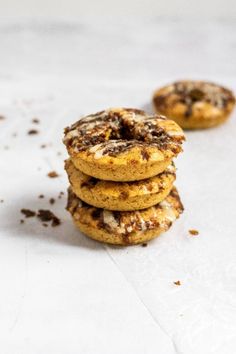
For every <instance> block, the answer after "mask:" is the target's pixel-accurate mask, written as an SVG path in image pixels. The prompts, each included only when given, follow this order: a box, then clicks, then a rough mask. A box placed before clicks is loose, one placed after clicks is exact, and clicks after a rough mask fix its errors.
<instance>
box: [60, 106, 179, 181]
mask: <svg viewBox="0 0 236 354" xmlns="http://www.w3.org/2000/svg"><path fill="white" fill-rule="evenodd" d="M183 140H184V134H183V131H182V129H181V128H180V127H179V126H178V125H177V124H176V123H175V122H174V121H172V120H169V119H166V118H165V117H164V116H160V115H148V114H147V113H145V112H144V111H141V110H137V109H131V108H113V109H107V110H105V111H102V112H98V113H96V114H92V115H89V116H86V117H84V118H82V119H81V120H79V121H78V122H76V123H75V124H73V125H72V126H70V127H68V128H66V129H65V138H64V143H65V145H66V147H67V150H68V153H69V155H70V157H71V159H72V161H73V163H74V165H75V167H77V168H78V169H80V170H81V171H82V172H84V173H86V174H87V175H89V176H93V177H96V178H99V179H104V180H111V181H135V180H141V179H145V178H149V177H152V176H155V175H156V174H158V173H161V172H163V171H164V170H165V169H166V167H167V166H168V165H169V164H170V162H171V160H172V159H173V157H175V156H177V155H178V153H179V152H180V151H181V150H182V148H181V144H182V142H183Z"/></svg>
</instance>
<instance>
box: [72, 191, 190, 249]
mask: <svg viewBox="0 0 236 354" xmlns="http://www.w3.org/2000/svg"><path fill="white" fill-rule="evenodd" d="M67 209H68V211H69V212H70V213H71V215H72V217H73V220H74V223H75V225H76V226H77V227H78V228H79V229H80V230H81V231H82V232H83V233H84V234H86V235H87V236H89V237H91V238H93V239H94V240H97V241H100V242H105V243H111V244H116V245H133V244H137V243H142V242H147V241H149V240H151V239H153V238H155V237H157V236H158V235H160V234H161V233H162V232H165V231H167V230H168V229H169V228H170V226H171V225H172V223H173V221H174V220H175V219H176V218H178V217H179V215H180V214H181V213H182V211H183V205H182V203H181V201H180V198H179V195H178V192H177V190H176V188H175V187H173V189H172V190H171V192H170V194H169V195H168V196H167V197H166V198H165V199H164V200H163V201H162V202H161V203H159V204H156V205H155V206H152V207H150V208H147V209H144V210H139V211H111V210H106V209H100V208H95V207H92V206H90V205H88V204H86V203H84V202H82V200H81V199H79V198H78V197H77V196H76V195H75V194H74V193H73V192H72V190H71V189H69V190H68V204H67Z"/></svg>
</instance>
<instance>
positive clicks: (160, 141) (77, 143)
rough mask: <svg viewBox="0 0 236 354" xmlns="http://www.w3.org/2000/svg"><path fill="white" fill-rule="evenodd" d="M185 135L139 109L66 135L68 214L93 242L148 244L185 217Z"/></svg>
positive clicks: (107, 115)
mask: <svg viewBox="0 0 236 354" xmlns="http://www.w3.org/2000/svg"><path fill="white" fill-rule="evenodd" d="M183 141H184V135H183V132H182V130H181V128H180V127H179V126H178V125H177V124H176V123H175V122H174V121H172V120H168V119H166V118H165V117H163V116H160V115H151V116H150V115H148V114H146V113H145V112H144V111H141V110H137V109H124V108H116V109H108V110H105V111H102V112H98V113H96V114H92V115H89V116H86V117H84V118H82V119H81V120H79V121H78V122H76V123H75V124H73V125H72V126H70V127H68V128H66V129H65V138H64V144H65V145H66V147H67V150H68V153H69V156H70V158H69V159H68V160H67V161H66V162H65V169H66V171H67V174H68V177H69V181H70V188H69V190H68V205H67V209H68V211H69V212H70V213H71V215H72V217H73V220H74V222H75V224H76V226H78V227H79V229H80V230H81V231H82V232H83V233H85V234H86V235H88V236H90V237H91V238H93V239H95V240H98V241H101V242H106V243H112V244H119V245H128V244H136V243H143V242H146V241H149V240H151V239H152V238H154V237H156V236H158V235H159V234H160V233H162V232H164V231H167V230H168V229H169V227H170V226H171V224H172V222H173V221H174V220H175V219H176V218H178V217H179V215H180V213H181V212H182V211H183V206H182V203H181V201H180V198H179V195H178V192H177V189H176V188H175V187H174V186H173V183H174V181H175V166H174V163H173V161H172V160H173V158H174V157H176V156H177V155H178V153H179V152H181V151H182V148H181V145H182V142H183Z"/></svg>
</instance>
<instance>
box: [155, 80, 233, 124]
mask: <svg viewBox="0 0 236 354" xmlns="http://www.w3.org/2000/svg"><path fill="white" fill-rule="evenodd" d="M153 104H154V107H155V109H156V111H157V112H159V113H162V114H165V115H166V116H167V117H168V118H171V119H173V120H175V121H176V122H177V123H178V124H179V125H180V126H181V127H182V128H185V129H201V128H208V127H213V126H215V125H218V124H221V123H223V122H224V121H225V120H226V119H227V118H228V116H229V114H230V113H231V111H232V110H233V107H234V105H235V97H234V95H233V93H232V92H231V91H230V90H228V89H226V88H224V87H222V86H219V85H216V84H214V83H210V82H204V81H177V82H175V83H173V84H171V85H167V86H165V87H163V88H161V89H159V90H157V91H156V92H155V93H154V96H153Z"/></svg>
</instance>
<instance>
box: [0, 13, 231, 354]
mask: <svg viewBox="0 0 236 354" xmlns="http://www.w3.org/2000/svg"><path fill="white" fill-rule="evenodd" d="M235 33H236V24H234V23H213V24H204V23H201V24H199V23H191V24H190V23H182V22H181V21H180V22H174V23H160V22H159V23H157V22H155V21H154V20H149V21H146V22H145V23H141V22H140V21H137V23H135V22H132V21H131V20H128V19H126V20H125V21H124V22H123V23H122V24H120V25H117V24H115V23H114V24H112V21H110V23H107V24H104V22H103V21H101V22H98V23H93V24H91V25H89V24H88V23H86V22H81V23H78V24H75V23H52V24H50V23H45V24H43V25H41V24H39V23H33V22H31V23H28V24H25V25H24V24H23V23H22V22H21V23H15V24H8V25H1V26H0V46H1V55H0V97H1V99H0V114H2V115H4V116H5V117H6V119H5V120H3V121H0V127H1V129H0V136H1V144H0V150H1V159H0V199H4V203H1V204H0V213H1V216H0V218H1V219H0V240H1V245H0V279H1V291H0V342H1V353H3V354H32V353H34V354H42V353H50V354H68V353H70V354H75V353H76V354H77V353H84V354H106V353H107V354H108V353H109V354H110V353H112V354H115V353H117V354H120V353H122V352H124V353H135V354H139V353H140V354H141V353H150V354H153V353H160V354H173V353H183V354H190V353H191V354H198V353H201V354H210V353H212V354H232V353H234V352H235V351H236V213H235V173H236V163H235V152H236V139H235V137H236V124H235V118H236V116H235V113H234V115H233V116H232V118H231V120H230V121H229V122H228V123H227V124H225V125H223V126H222V127H219V128H217V129H212V130H208V131H203V132H194V133H188V134H187V143H186V144H185V152H184V154H182V156H180V157H179V159H178V162H177V166H178V180H177V185H178V187H179V191H180V194H181V196H182V199H183V202H184V205H185V209H186V210H185V213H184V215H183V216H182V217H181V219H179V220H178V221H177V222H176V223H175V224H174V226H173V228H172V229H171V231H170V232H168V233H166V234H165V235H163V236H161V237H160V238H158V239H156V240H154V241H153V242H151V243H150V244H149V245H148V247H146V248H142V247H140V246H137V247H129V248H116V247H109V246H103V245H100V244H97V243H96V242H93V241H91V240H89V239H87V238H85V237H84V236H82V235H81V234H80V233H79V232H78V231H77V230H75V228H74V227H73V225H72V223H71V220H70V217H69V215H68V214H67V212H66V211H65V210H64V206H65V198H63V199H61V200H57V202H56V204H55V205H54V206H53V207H51V209H53V210H54V211H55V213H56V214H58V215H59V216H60V217H61V218H62V221H63V223H62V225H61V226H60V227H58V228H54V229H53V228H43V227H42V226H41V225H40V223H39V222H38V221H37V220H35V219H28V220H27V221H26V223H25V224H23V225H19V220H20V219H21V215H20V212H19V211H20V209H21V208H22V207H23V208H24V207H26V208H30V209H35V210H36V209H38V208H47V207H48V198H49V197H55V196H57V195H58V193H59V192H60V191H61V190H63V191H65V190H66V186H67V179H66V176H65V174H64V172H63V158H64V157H65V156H66V154H65V149H64V147H63V145H62V143H61V138H62V130H63V127H64V126H66V125H68V124H70V123H72V122H73V121H75V120H76V119H77V118H78V117H79V116H80V115H82V114H85V113H91V112H95V111H98V110H100V109H102V108H104V107H108V106H119V105H123V106H134V107H140V108H146V109H150V105H149V102H150V97H151V94H152V91H153V89H154V88H155V87H156V86H159V85H161V84H163V83H166V82H168V81H169V80H174V79H176V78H181V77H184V78H185V77H194V78H198V77H200V78H206V79H213V80H215V81H219V82H222V83H224V84H226V85H228V86H230V87H232V88H233V89H234V90H236V66H235V61H236V42H235V41H236V39H235ZM34 117H38V118H39V119H40V121H41V123H40V125H39V126H38V127H37V128H38V129H39V130H40V134H39V135H36V136H28V135H27V134H26V133H27V131H28V130H29V129H30V128H33V124H32V123H31V119H32V118H34ZM15 132H17V133H18V135H17V137H13V136H12V134H14V133H15ZM43 143H46V144H47V143H52V146H50V147H48V148H46V149H40V145H41V144H43ZM6 146H9V149H8V150H7V149H6V148H5V147H6ZM58 151H62V152H63V154H64V155H63V156H58V155H57V152H58ZM39 167H40V168H41V170H38V168H39ZM54 169H55V170H56V171H58V172H59V173H60V174H61V176H60V178H57V179H49V178H48V177H46V174H47V173H48V172H49V171H50V170H54ZM40 193H43V194H44V195H45V196H46V197H47V198H46V199H42V200H40V199H38V198H37V196H38V195H39V194H40ZM190 228H196V229H198V230H199V231H200V234H199V236H196V237H193V236H192V237H191V236H189V235H188V229H190ZM176 280H180V281H181V283H182V285H181V286H179V287H177V286H175V285H174V284H173V282H174V281H176Z"/></svg>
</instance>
